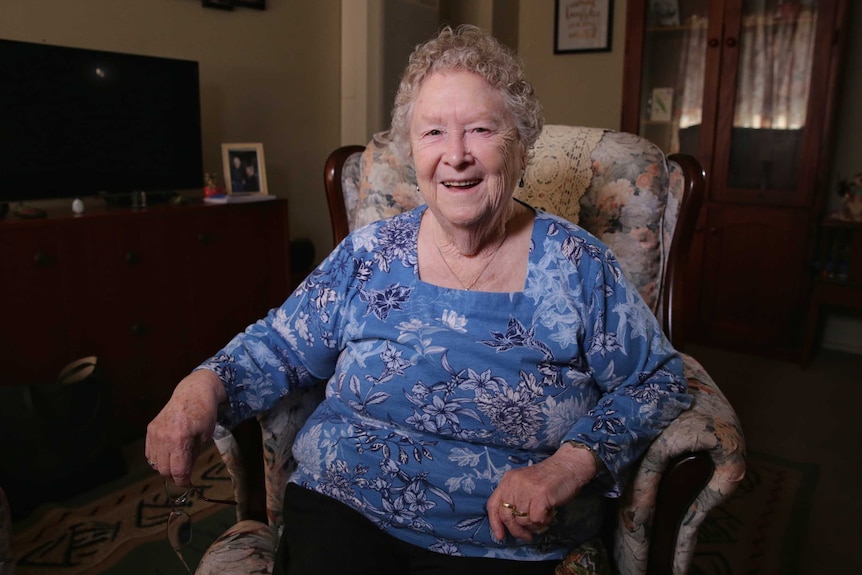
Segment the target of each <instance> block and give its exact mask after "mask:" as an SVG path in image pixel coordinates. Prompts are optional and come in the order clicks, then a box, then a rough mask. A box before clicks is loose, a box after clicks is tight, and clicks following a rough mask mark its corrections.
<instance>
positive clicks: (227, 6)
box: [201, 0, 236, 10]
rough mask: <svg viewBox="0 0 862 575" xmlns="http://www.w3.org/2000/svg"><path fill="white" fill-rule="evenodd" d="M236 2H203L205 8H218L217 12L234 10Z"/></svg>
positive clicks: (221, 0) (229, 0) (217, 0)
mask: <svg viewBox="0 0 862 575" xmlns="http://www.w3.org/2000/svg"><path fill="white" fill-rule="evenodd" d="M235 3H236V2H235V1H234V0H201V6H203V7H204V8H216V9H217V10H233V5H234V4H235Z"/></svg>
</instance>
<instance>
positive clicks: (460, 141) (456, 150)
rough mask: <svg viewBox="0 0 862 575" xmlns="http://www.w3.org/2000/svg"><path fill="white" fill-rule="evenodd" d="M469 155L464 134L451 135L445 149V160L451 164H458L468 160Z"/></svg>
mask: <svg viewBox="0 0 862 575" xmlns="http://www.w3.org/2000/svg"><path fill="white" fill-rule="evenodd" d="M469 156H470V152H469V150H467V140H466V138H465V137H464V134H457V135H455V134H453V135H451V136H450V137H449V142H448V148H447V150H446V160H447V161H448V162H449V163H450V164H451V165H453V166H460V165H461V164H463V163H465V162H467V161H468V159H469Z"/></svg>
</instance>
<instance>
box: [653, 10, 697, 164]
mask: <svg viewBox="0 0 862 575" xmlns="http://www.w3.org/2000/svg"><path fill="white" fill-rule="evenodd" d="M709 12H710V2H709V1H708V0H690V1H686V2H677V1H671V2H662V1H651V2H649V4H648V8H647V9H646V14H645V16H646V18H645V21H646V22H645V24H646V25H645V28H644V38H643V56H642V62H641V64H642V68H641V84H640V85H641V91H640V109H639V112H638V118H639V124H638V133H639V135H641V136H643V137H645V138H647V139H648V140H650V141H652V142H654V143H656V144H657V145H658V146H659V147H660V148H661V149H662V150H663V151H664V152H665V153H668V154H671V153H675V152H684V153H687V154H691V155H695V156H696V155H697V152H698V149H699V147H698V142H699V139H700V133H701V130H700V127H701V125H702V124H703V112H704V81H705V79H706V70H707V46H708V41H709V40H708V37H709V26H710V13H709Z"/></svg>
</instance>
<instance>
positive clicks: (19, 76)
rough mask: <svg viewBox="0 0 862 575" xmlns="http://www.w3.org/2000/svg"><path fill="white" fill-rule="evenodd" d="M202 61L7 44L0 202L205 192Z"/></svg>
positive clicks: (1, 62) (3, 48) (0, 58)
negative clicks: (153, 192)
mask: <svg viewBox="0 0 862 575" xmlns="http://www.w3.org/2000/svg"><path fill="white" fill-rule="evenodd" d="M201 157H202V154H201V115H200V87H199V80H198V64H197V62H193V61H189V60H179V59H172V58H160V57H153V56H142V55H132V54H123V53H117V52H106V51H98V50H84V49H79V48H69V47H61V46H51V45H47V44H36V43H29V42H18V41H11V40H0V201H14V200H35V199H49V198H72V197H82V196H91V195H103V194H122V193H130V192H136V191H139V190H141V191H159V192H173V191H179V190H185V189H194V188H200V187H202V182H203V167H202V159H201Z"/></svg>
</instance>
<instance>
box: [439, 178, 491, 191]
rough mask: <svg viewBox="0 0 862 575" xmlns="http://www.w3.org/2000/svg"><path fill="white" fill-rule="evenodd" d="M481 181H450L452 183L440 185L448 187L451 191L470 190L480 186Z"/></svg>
mask: <svg viewBox="0 0 862 575" xmlns="http://www.w3.org/2000/svg"><path fill="white" fill-rule="evenodd" d="M481 181H482V180H460V181H454V180H450V181H445V182H440V183H441V184H443V185H444V186H446V187H447V188H450V189H456V190H469V189H470V188H473V187H475V186H478V185H479V184H480V183H481Z"/></svg>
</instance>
